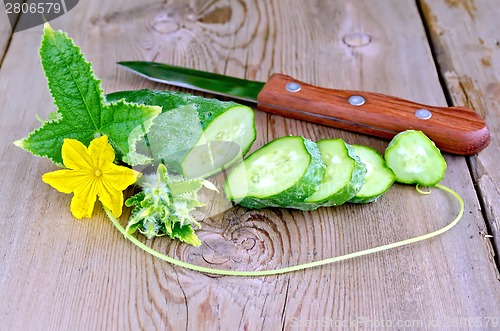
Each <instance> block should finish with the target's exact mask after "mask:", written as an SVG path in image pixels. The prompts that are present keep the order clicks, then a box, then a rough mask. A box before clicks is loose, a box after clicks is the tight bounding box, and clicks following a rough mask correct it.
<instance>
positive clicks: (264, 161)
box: [224, 136, 325, 208]
mask: <svg viewBox="0 0 500 331" xmlns="http://www.w3.org/2000/svg"><path fill="white" fill-rule="evenodd" d="M324 172H325V164H324V163H323V161H322V158H321V154H320V152H319V148H318V146H317V145H316V143H314V142H312V141H311V140H308V139H305V138H303V137H300V136H287V137H281V138H278V139H275V140H272V141H271V142H269V143H267V144H266V145H264V146H263V147H261V148H260V149H258V150H257V151H255V152H254V153H252V154H251V155H250V156H248V157H247V158H246V159H245V160H244V161H243V162H241V163H239V164H238V165H236V166H235V167H234V168H233V169H231V171H230V172H229V174H228V176H227V179H226V182H225V185H224V191H225V193H226V197H227V198H228V199H229V200H232V201H235V202H237V203H239V204H240V205H242V206H243V207H247V208H264V207H284V208H298V207H300V203H302V202H303V201H304V200H305V199H306V198H307V197H309V196H310V195H312V194H313V193H314V192H315V191H316V190H317V189H318V188H319V186H320V184H321V181H322V179H323V175H324Z"/></svg>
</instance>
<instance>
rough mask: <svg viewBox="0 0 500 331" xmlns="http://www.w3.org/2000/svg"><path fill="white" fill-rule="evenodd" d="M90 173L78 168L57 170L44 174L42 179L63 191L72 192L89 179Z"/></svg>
mask: <svg viewBox="0 0 500 331" xmlns="http://www.w3.org/2000/svg"><path fill="white" fill-rule="evenodd" d="M89 178H90V177H89V174H88V173H86V172H83V171H81V170H80V171H76V170H57V171H53V172H48V173H46V174H44V175H43V176H42V180H43V181H44V182H45V183H47V184H49V185H50V186H52V187H53V188H55V189H56V190H58V191H59V192H62V193H71V192H73V191H75V190H76V189H77V188H78V187H80V186H83V185H85V183H87V182H88V181H89Z"/></svg>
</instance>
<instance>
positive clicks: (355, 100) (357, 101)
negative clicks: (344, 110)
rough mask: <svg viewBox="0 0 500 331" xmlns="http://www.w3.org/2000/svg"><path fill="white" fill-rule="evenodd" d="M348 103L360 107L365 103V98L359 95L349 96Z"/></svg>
mask: <svg viewBox="0 0 500 331" xmlns="http://www.w3.org/2000/svg"><path fill="white" fill-rule="evenodd" d="M349 103H350V104H351V105H353V106H361V105H363V104H364V103H365V98H363V97H362V96H361V95H351V96H350V97H349Z"/></svg>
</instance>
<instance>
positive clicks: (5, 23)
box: [0, 13, 12, 64]
mask: <svg viewBox="0 0 500 331" xmlns="http://www.w3.org/2000/svg"><path fill="white" fill-rule="evenodd" d="M11 35H12V29H11V27H10V23H9V19H8V17H7V14H5V13H2V14H1V15H0V64H1V60H2V59H3V55H4V53H5V50H6V49H7V45H8V43H9V41H10V37H11Z"/></svg>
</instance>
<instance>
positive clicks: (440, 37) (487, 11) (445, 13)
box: [422, 1, 500, 266]
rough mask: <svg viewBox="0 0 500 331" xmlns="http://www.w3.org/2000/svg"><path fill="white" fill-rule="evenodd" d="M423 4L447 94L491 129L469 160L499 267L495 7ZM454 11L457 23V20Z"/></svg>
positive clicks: (499, 83)
mask: <svg viewBox="0 0 500 331" xmlns="http://www.w3.org/2000/svg"><path fill="white" fill-rule="evenodd" d="M422 8H423V9H424V10H423V12H424V13H425V17H426V18H427V21H428V22H429V32H430V34H431V36H432V42H433V44H434V47H435V48H436V53H437V54H438V55H439V56H438V58H437V59H438V62H439V66H440V69H441V73H442V75H443V77H444V80H445V82H446V85H447V88H448V90H449V91H450V95H451V99H452V100H453V102H454V103H455V104H465V105H467V106H469V107H471V108H472V109H474V110H475V111H476V112H477V113H478V114H480V115H481V116H483V118H485V120H486V122H487V124H488V126H489V128H490V131H491V132H493V135H492V139H491V143H490V146H489V147H488V148H487V149H486V150H484V151H483V152H482V153H480V154H479V155H477V156H476V157H472V158H471V159H470V164H471V168H472V172H473V176H474V183H475V185H476V187H477V189H478V190H479V194H480V197H481V202H482V210H483V212H484V215H485V216H486V219H487V221H488V222H489V227H488V233H484V234H483V235H484V236H485V240H491V241H492V242H493V244H494V246H495V247H496V252H497V254H496V256H495V259H496V263H497V265H499V266H500V257H499V255H498V247H500V239H499V238H500V222H499V220H500V209H499V203H498V202H499V201H500V187H499V183H500V172H499V171H498V165H497V162H498V150H499V149H500V140H499V137H498V135H497V134H495V133H496V132H499V131H500V120H499V118H500V37H499V36H498V31H499V29H500V23H499V22H498V19H497V17H499V16H500V8H498V5H497V4H495V3H494V2H492V1H463V2H454V1H428V2H423V7H422ZM457 16H459V17H462V20H461V24H456V17H457ZM488 234H489V235H491V236H492V237H487V235H488ZM488 238H490V239H488Z"/></svg>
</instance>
